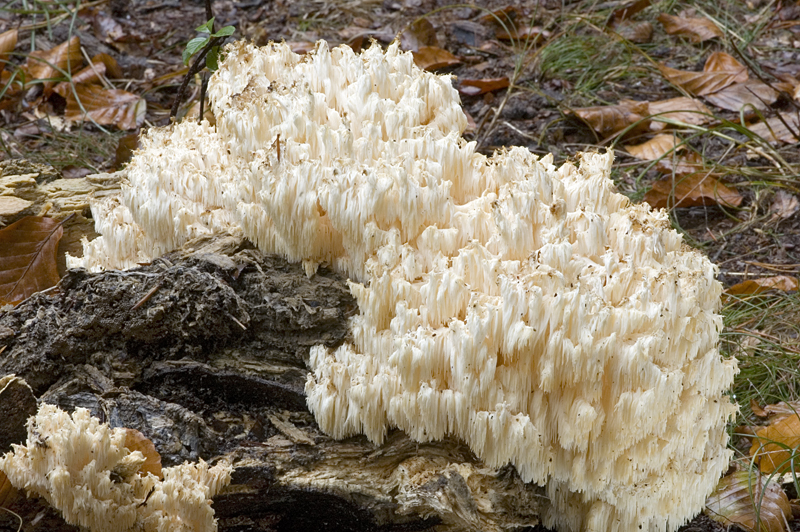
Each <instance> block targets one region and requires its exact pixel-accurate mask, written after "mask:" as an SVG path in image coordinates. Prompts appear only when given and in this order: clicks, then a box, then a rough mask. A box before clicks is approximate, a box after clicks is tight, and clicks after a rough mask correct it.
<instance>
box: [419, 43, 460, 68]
mask: <svg viewBox="0 0 800 532" xmlns="http://www.w3.org/2000/svg"><path fill="white" fill-rule="evenodd" d="M414 63H416V65H417V66H418V67H420V68H422V69H424V70H438V69H440V68H447V67H450V66H454V65H458V64H460V63H461V61H460V60H459V59H458V58H457V57H456V56H454V55H453V54H451V53H450V52H448V51H447V50H443V49H441V48H439V47H437V46H421V47H420V49H419V50H418V51H416V52H414Z"/></svg>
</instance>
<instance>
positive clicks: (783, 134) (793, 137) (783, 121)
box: [748, 111, 800, 144]
mask: <svg viewBox="0 0 800 532" xmlns="http://www.w3.org/2000/svg"><path fill="white" fill-rule="evenodd" d="M778 115H779V116H773V117H772V118H768V119H767V120H766V121H764V122H757V123H755V124H752V125H750V126H749V128H748V129H750V131H752V132H753V133H755V134H756V135H758V136H759V137H761V138H763V139H766V140H767V141H769V142H772V143H775V144H778V143H786V144H793V143H795V142H798V141H800V114H798V112H797V111H795V112H779V113H778ZM787 126H788V127H787Z"/></svg>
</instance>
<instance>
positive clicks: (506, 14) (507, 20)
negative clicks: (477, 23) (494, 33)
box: [480, 6, 519, 28]
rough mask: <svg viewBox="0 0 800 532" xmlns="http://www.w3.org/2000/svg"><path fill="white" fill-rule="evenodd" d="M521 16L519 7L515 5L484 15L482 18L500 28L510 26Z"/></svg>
mask: <svg viewBox="0 0 800 532" xmlns="http://www.w3.org/2000/svg"><path fill="white" fill-rule="evenodd" d="M518 16H519V9H517V8H516V7H514V6H506V7H503V8H501V9H498V10H496V11H492V12H491V13H487V14H485V15H483V16H482V17H481V18H480V20H481V21H482V22H487V23H489V24H492V25H495V26H497V27H498V28H502V27H503V26H505V27H510V26H513V25H514V21H515V20H517V17H518Z"/></svg>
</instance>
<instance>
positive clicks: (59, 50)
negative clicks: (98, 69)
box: [25, 35, 83, 86]
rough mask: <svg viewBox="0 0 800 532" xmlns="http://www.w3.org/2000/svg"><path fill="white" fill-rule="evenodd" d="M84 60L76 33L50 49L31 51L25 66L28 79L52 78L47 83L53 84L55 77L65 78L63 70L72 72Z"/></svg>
mask: <svg viewBox="0 0 800 532" xmlns="http://www.w3.org/2000/svg"><path fill="white" fill-rule="evenodd" d="M82 61H83V59H82V56H81V40H80V39H79V38H78V36H77V35H76V36H74V37H73V38H71V39H70V40H68V41H67V42H64V43H61V44H59V45H58V46H56V47H54V48H51V49H50V50H47V51H44V52H42V51H38V52H31V53H30V54H29V55H28V61H27V63H26V66H25V70H26V71H27V81H29V82H30V81H33V80H37V79H45V80H50V81H48V82H47V83H45V85H46V86H52V85H53V84H54V83H55V81H54V80H55V79H59V78H60V79H63V77H64V75H63V74H62V73H61V71H64V72H72V71H74V70H76V69H77V68H78V67H79V66H80V64H81V62H82ZM51 65H52V66H51Z"/></svg>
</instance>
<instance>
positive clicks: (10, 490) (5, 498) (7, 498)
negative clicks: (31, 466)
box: [0, 471, 19, 508]
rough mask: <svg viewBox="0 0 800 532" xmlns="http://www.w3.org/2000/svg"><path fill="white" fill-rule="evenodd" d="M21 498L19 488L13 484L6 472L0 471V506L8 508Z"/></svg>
mask: <svg viewBox="0 0 800 532" xmlns="http://www.w3.org/2000/svg"><path fill="white" fill-rule="evenodd" d="M17 498H19V492H18V491H17V488H15V487H14V486H12V485H11V481H10V480H8V477H6V474H5V473H3V472H2V471H0V508H8V507H9V506H11V504H12V503H13V502H14V501H15V500H17Z"/></svg>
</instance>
